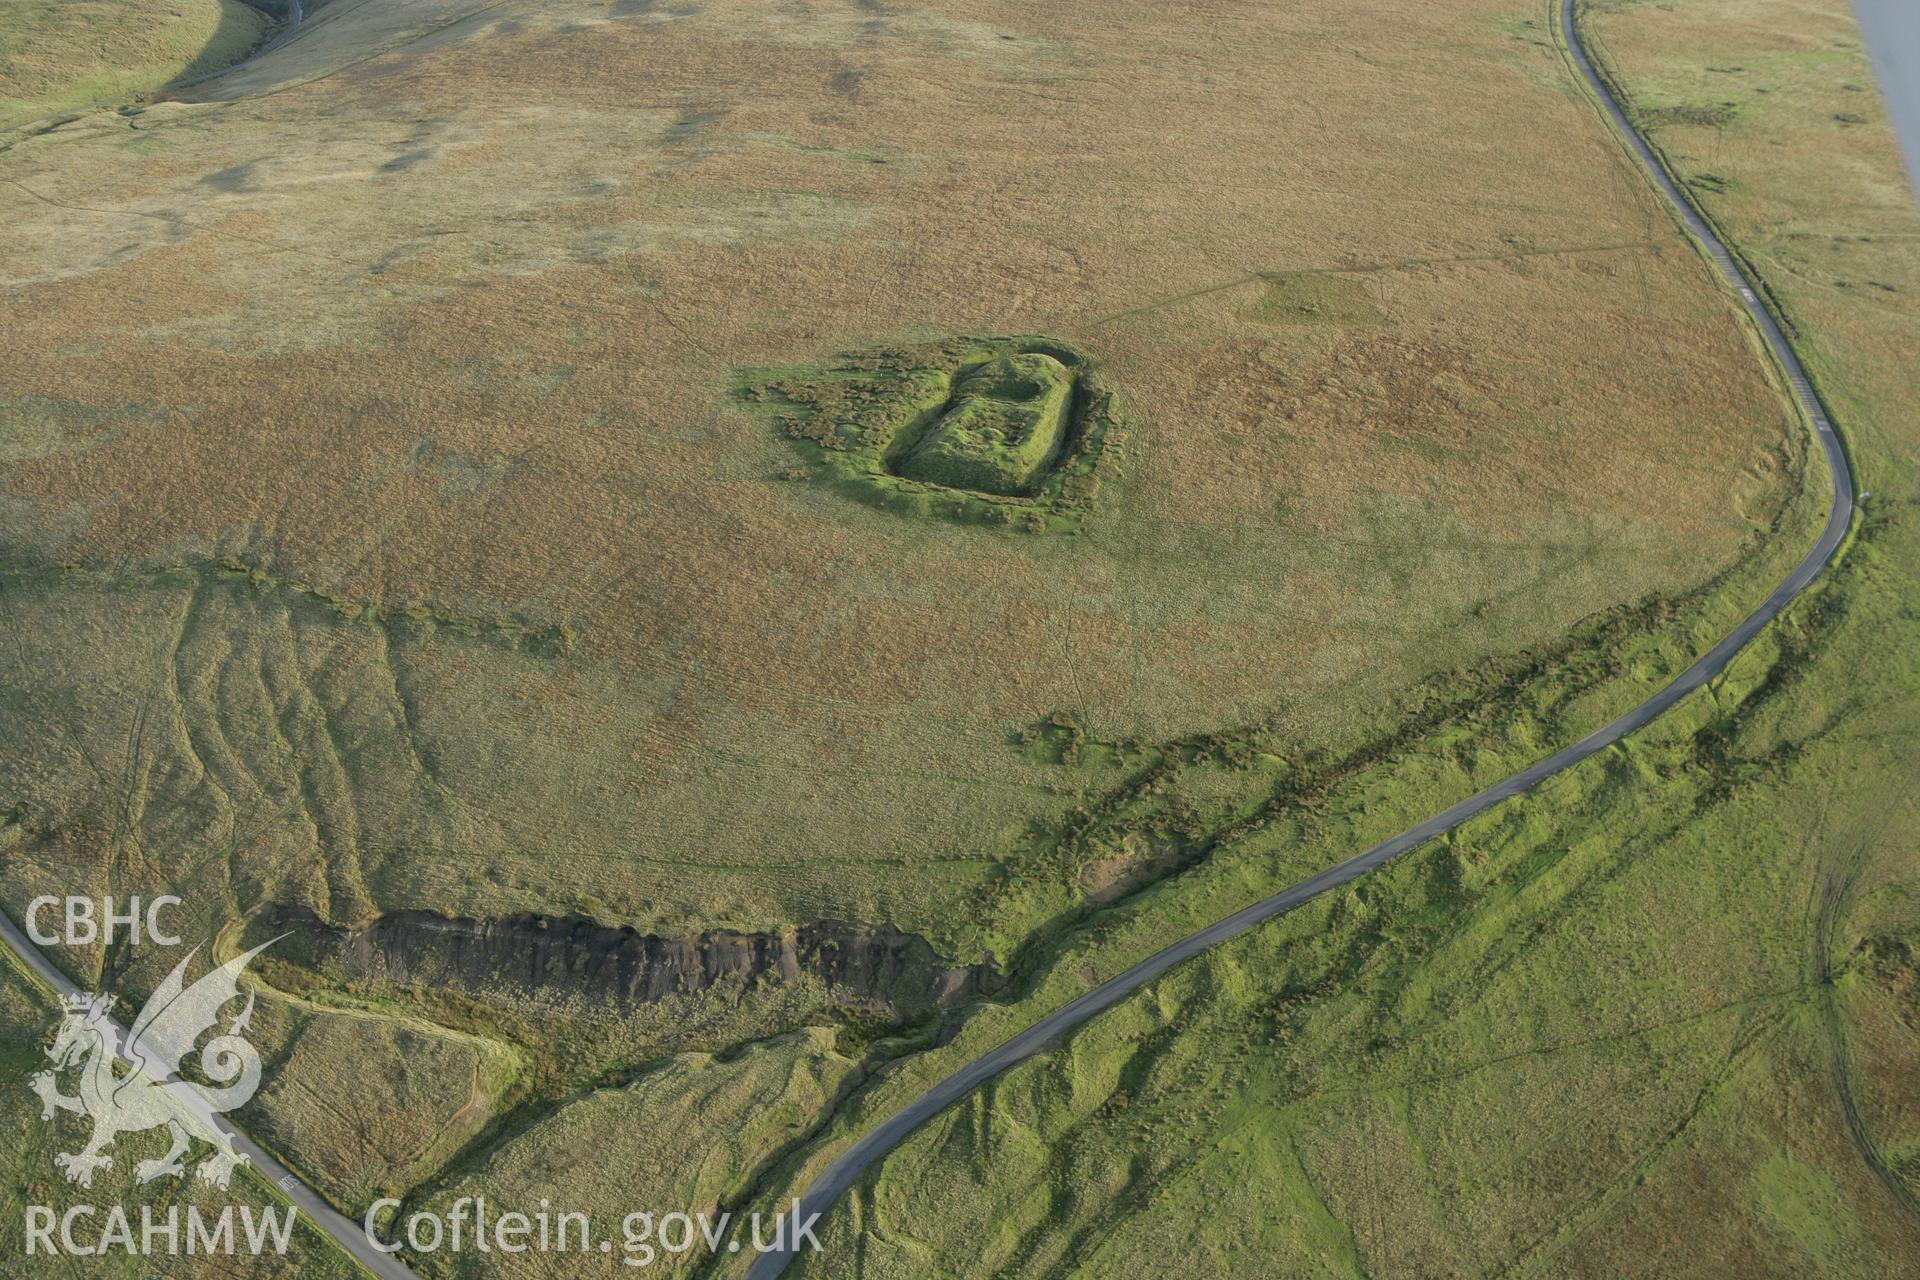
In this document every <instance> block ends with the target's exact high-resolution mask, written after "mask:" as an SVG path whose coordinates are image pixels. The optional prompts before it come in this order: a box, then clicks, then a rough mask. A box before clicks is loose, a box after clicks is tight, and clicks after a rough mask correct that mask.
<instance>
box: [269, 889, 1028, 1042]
mask: <svg viewBox="0 0 1920 1280" xmlns="http://www.w3.org/2000/svg"><path fill="white" fill-rule="evenodd" d="M248 933H249V935H253V934H256V933H257V934H260V935H262V936H263V939H264V937H270V936H273V935H274V934H279V933H291V935H292V936H291V937H289V938H288V939H287V940H286V942H284V943H282V944H281V946H280V947H278V948H276V950H277V951H279V952H280V953H281V956H280V958H282V959H284V960H287V961H290V962H292V963H295V964H300V965H302V966H303V967H307V968H311V969H316V970H320V971H322V972H326V973H329V974H330V975H332V976H335V977H338V978H343V979H347V980H350V981H367V980H381V979H384V980H388V981H393V982H404V983H419V984H422V985H426V986H452V987H457V988H460V989H462V990H466V991H470V992H474V993H487V992H495V993H498V992H502V991H511V990H519V991H526V992H535V993H548V994H564V995H572V996H579V997H583V998H587V999H610V1000H621V1001H627V1002H631V1003H635V1004H644V1003H648V1002H651V1001H655V1000H659V999H661V998H662V997H665V996H668V995H673V994H683V993H697V992H701V991H706V990H709V989H711V988H714V987H733V988H735V989H742V988H748V987H752V986H754V985H756V984H759V983H767V982H773V983H779V982H793V981H797V980H798V979H800V978H801V977H803V976H807V977H813V978H817V979H819V980H820V981H822V982H824V983H826V984H827V985H828V986H829V987H830V988H831V989H833V991H834V993H835V995H836V996H837V997H839V998H840V999H842V1000H843V1001H846V1002H848V1003H863V1004H866V1003H874V1002H878V1003H881V1004H884V1005H886V1006H887V1007H888V1008H889V1009H890V1010H891V1011H892V1012H894V1013H895V1014H896V1015H899V1016H902V1017H910V1016H913V1015H915V1014H919V1013H923V1012H925V1011H927V1010H930V1009H932V1008H934V1007H936V1006H939V1005H943V1004H947V1003H950V1002H953V1001H955V1000H958V999H961V998H963V997H965V996H968V995H971V994H972V993H974V992H975V991H978V990H979V989H980V986H981V983H982V982H983V981H984V980H986V979H987V978H989V977H990V976H991V972H992V971H991V969H990V968H989V967H988V966H984V965H974V966H968V967H963V968H954V967H950V966H947V965H946V964H944V963H943V962H942V961H941V959H940V957H939V956H938V955H937V954H936V953H935V952H934V950H933V948H932V947H931V946H929V945H928V944H927V942H926V940H925V939H924V938H921V937H919V936H918V935H915V934H907V933H901V932H899V931H898V930H896V929H889V928H885V927H874V926H868V925H843V924H835V923H827V922H822V923H818V924H811V925H807V926H805V927H803V928H800V929H795V930H792V931H790V932H786V933H736V932H731V931H726V930H711V931H707V932H704V933H695V934H687V935H684V936H678V937H668V936H661V935H658V934H645V933H640V932H638V931H636V930H634V929H630V928H624V927H617V926H610V925H604V924H600V923H599V922H597V921H594V920H589V919H585V918H583V917H579V916H540V915H514V916H502V917H497V918H492V919H484V920H475V919H469V918H466V917H457V916H456V917H447V916H438V915H434V914H432V913H430V912H425V911H400V912H394V913H391V914H389V915H384V916H381V917H380V918H378V919H377V920H375V921H374V922H373V923H372V924H369V925H367V926H365V927H364V928H358V929H341V928H336V927H334V926H332V925H328V924H325V923H323V922H322V921H320V920H319V919H318V918H317V917H316V916H314V915H313V914H312V913H311V912H309V911H306V910H305V909H303V908H297V907H272V908H269V909H268V910H266V911H264V912H262V913H261V915H260V916H259V917H257V918H256V919H255V920H254V922H253V923H252V924H251V926H250V927H249V930H248Z"/></svg>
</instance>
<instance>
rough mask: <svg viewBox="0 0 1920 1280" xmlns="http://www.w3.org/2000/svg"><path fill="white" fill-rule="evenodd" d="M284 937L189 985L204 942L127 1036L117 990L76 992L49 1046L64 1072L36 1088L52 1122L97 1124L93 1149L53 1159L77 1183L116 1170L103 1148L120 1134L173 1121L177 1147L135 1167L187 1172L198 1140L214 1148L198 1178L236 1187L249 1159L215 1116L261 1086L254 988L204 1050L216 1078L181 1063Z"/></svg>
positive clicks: (144, 1177) (148, 1175)
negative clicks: (191, 1073) (192, 1073)
mask: <svg viewBox="0 0 1920 1280" xmlns="http://www.w3.org/2000/svg"><path fill="white" fill-rule="evenodd" d="M278 941H279V939H278V938H275V939H273V940H271V941H269V942H263V943H261V944H260V945H259V946H257V947H255V948H254V949H253V950H251V951H248V952H246V953H245V954H243V955H239V956H235V957H234V958H233V959H231V960H229V961H227V962H226V963H225V964H223V965H221V966H219V967H218V968H216V969H214V970H213V971H212V972H210V973H208V974H207V975H206V976H204V977H202V978H201V979H199V980H198V981H197V982H195V983H194V984H193V985H192V986H187V985H186V982H185V975H186V971H187V964H188V962H189V961H191V960H192V959H193V957H194V956H195V955H197V954H198V953H199V951H200V948H199V947H195V948H194V949H193V950H192V951H189V952H188V953H187V956H186V959H184V960H182V961H181V962H180V963H179V964H178V965H175V966H174V969H173V972H172V973H170V974H168V975H167V977H166V980H165V981H164V982H162V983H161V984H160V987H159V989H158V990H156V991H155V992H154V993H153V998H152V999H151V1000H148V1001H147V1003H146V1007H145V1008H143V1009H141V1010H140V1016H139V1017H137V1018H135V1019H134V1022H133V1029H132V1030H131V1031H129V1032H126V1033H125V1037H126V1038H125V1040H124V1042H123V1041H122V1030H121V1027H120V1024H119V1023H118V1022H116V1021H115V1020H114V1017H113V1013H112V1010H113V996H112V995H110V994H105V993H102V994H91V993H80V994H75V995H70V996H68V997H67V998H66V1009H65V1017H64V1018H62V1020H61V1022H60V1029H59V1031H58V1032H57V1033H56V1034H55V1036H54V1039H53V1046H52V1047H51V1048H50V1049H48V1050H47V1056H48V1057H49V1058H51V1059H52V1060H53V1063H54V1068H53V1070H51V1071H42V1072H40V1073H39V1074H38V1075H36V1076H34V1077H33V1080H32V1082H31V1084H32V1087H33V1091H34V1092H35V1093H37V1094H39V1095H40V1102H41V1111H40V1118H41V1119H42V1120H51V1119H53V1115H54V1112H55V1111H71V1112H74V1113H76V1114H78V1115H84V1116H87V1117H90V1118H91V1119H92V1120H93V1136H92V1137H91V1138H89V1139H88V1140H87V1145H86V1146H85V1147H83V1148H82V1149H81V1150H79V1151H78V1152H74V1153H71V1154H67V1153H63V1154H60V1155H56V1156H54V1158H53V1161H54V1164H56V1165H57V1166H59V1167H60V1168H61V1169H62V1170H64V1171H65V1172H66V1175H67V1181H69V1182H74V1183H78V1184H79V1185H80V1186H83V1187H90V1186H92V1185H93V1175H94V1174H95V1173H96V1172H97V1171H99V1170H102V1169H111V1168H112V1167H113V1157H112V1156H108V1155H103V1154H102V1153H103V1152H104V1151H105V1150H106V1149H107V1147H108V1146H110V1145H112V1143H113V1140H114V1139H115V1138H117V1137H119V1136H120V1135H121V1134H123V1133H140V1132H144V1131H145V1130H148V1129H157V1128H161V1127H163V1126H164V1127H165V1128H166V1130H167V1133H168V1136H169V1137H170V1138H171V1139H172V1143H173V1145H172V1146H171V1147H170V1148H169V1149H168V1150H167V1153H166V1155H164V1156H162V1157H161V1158H160V1159H158V1160H142V1161H140V1163H138V1164H137V1165H135V1166H134V1176H135V1177H136V1178H138V1179H139V1180H140V1181H141V1182H152V1181H154V1180H155V1179H156V1178H166V1177H174V1178H178V1177H180V1176H181V1175H183V1174H185V1173H186V1171H187V1170H186V1165H185V1164H184V1163H182V1159H181V1158H182V1157H183V1156H185V1155H186V1154H187V1153H188V1151H189V1150H190V1149H191V1148H192V1146H193V1144H194V1142H195V1140H198V1141H200V1142H203V1143H206V1144H207V1145H209V1146H211V1147H212V1148H213V1151H212V1154H210V1155H209V1156H207V1158H206V1159H204V1160H202V1161H200V1163H199V1164H198V1165H197V1166H195V1169H194V1172H195V1174H196V1175H197V1176H198V1177H199V1178H200V1179H201V1180H203V1181H205V1182H209V1183H211V1184H213V1185H214V1186H216V1187H220V1188H223V1189H224V1188H225V1187H226V1185H227V1182H228V1180H229V1179H231V1178H232V1177H233V1171H234V1169H236V1168H237V1167H239V1166H240V1165H242V1164H245V1163H246V1162H247V1157H246V1156H245V1155H244V1154H242V1153H241V1152H238V1151H235V1150H234V1148H233V1140H232V1139H231V1138H229V1137H228V1136H227V1135H226V1134H224V1133H222V1132H221V1130H220V1127H219V1126H218V1125H217V1124H215V1123H214V1119H213V1118H214V1116H215V1115H216V1114H218V1113H220V1112H223V1111H232V1110H233V1109H234V1108H236V1107H239V1106H242V1105H243V1104H245V1103H246V1101H247V1100H248V1099H249V1098H251V1097H253V1094H254V1091H255V1090H256V1089H258V1088H259V1087H260V1052H259V1050H257V1049H255V1048H254V1047H253V1045H251V1044H250V1043H248V1042H247V1041H246V1039H244V1038H243V1036H242V1034H241V1033H242V1032H244V1031H245V1030H246V1029H247V1024H248V1022H249V1020H251V1018H252V1017H253V993H252V992H248V993H247V1004H246V1008H244V1009H242V1010H241V1011H240V1013H239V1015H238V1016H237V1017H235V1018H234V1019H233V1020H232V1021H231V1022H229V1023H228V1024H227V1029H226V1033H225V1034H224V1035H218V1036H215V1037H214V1038H213V1039H211V1040H209V1041H207V1043H206V1045H205V1046H204V1047H203V1048H202V1049H201V1050H200V1070H201V1072H202V1073H203V1074H205V1076H206V1077H207V1079H209V1080H211V1081H213V1084H211V1085H205V1084H201V1083H199V1082H198V1081H195V1080H188V1079H183V1078H182V1077H181V1076H180V1074H179V1071H180V1062H181V1059H183V1058H185V1057H186V1056H187V1054H188V1053H190V1052H191V1051H192V1050H193V1046H194V1043H195V1042H196V1041H198V1040H199V1039H200V1037H201V1036H202V1035H203V1034H205V1033H206V1032H207V1031H208V1030H209V1029H210V1028H212V1027H213V1026H214V1025H215V1024H216V1023H217V1022H219V1020H220V1010H221V1009H222V1008H223V1007H224V1006H225V1005H226V1004H227V1002H228V1001H230V1000H234V999H237V998H238V997H239V995H240V984H239V978H240V973H241V971H242V970H244V969H245V968H246V967H247V962H248V961H249V960H251V959H253V958H254V957H255V956H257V955H259V954H260V953H261V952H262V951H264V950H266V949H267V948H268V947H270V946H272V945H273V943H274V942H278ZM72 1068H78V1070H79V1073H80V1078H79V1092H78V1094H77V1095H75V1096H72V1097H69V1096H68V1095H66V1094H63V1093H61V1092H60V1084H59V1073H60V1072H62V1071H66V1070H69V1069H72Z"/></svg>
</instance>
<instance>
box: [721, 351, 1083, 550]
mask: <svg viewBox="0 0 1920 1280" xmlns="http://www.w3.org/2000/svg"><path fill="white" fill-rule="evenodd" d="M741 394H742V395H744V396H745V397H746V398H747V399H748V400H749V401H752V402H754V403H757V404H761V405H766V406H769V407H771V408H772V409H773V410H774V411H775V414H776V418H777V421H778V422H779V424H780V426H781V428H782V429H783V430H784V431H785V432H786V434H787V435H788V436H789V437H791V438H792V439H793V440H794V441H795V442H796V444H797V446H798V447H799V448H800V449H801V450H802V452H803V453H804V454H805V456H806V458H807V460H808V461H809V462H810V463H811V464H812V465H811V466H810V467H805V468H800V469H798V470H797V471H796V473H795V474H796V476H797V477H805V478H809V479H813V480H816V481H819V482H822V483H825V484H828V485H830V486H832V487H834V488H836V489H838V490H840V491H841V492H844V493H846V494H848V495H849V496H851V497H855V498H858V499H860V500H862V501H865V502H868V503H870V504H872V505H876V506H880V507H883V508H886V509H888V510H892V511H897V512H900V513H901V514H905V515H927V516H941V517H945V518H949V519H959V520H965V521H968V522H973V523H983V524H998V525H1007V526H1011V527H1015V528H1019V529H1024V530H1028V531H1030V532H1046V531H1049V530H1051V531H1072V530H1074V529H1076V528H1078V526H1079V522H1080V519H1081V517H1082V516H1084V514H1085V513H1086V512H1087V511H1088V510H1090V509H1091V507H1092V504H1093V499H1094V495H1095V493H1096V492H1097V490H1098V487H1099V464H1100V459H1101V456H1102V455H1103V454H1104V453H1105V452H1106V451H1107V450H1108V449H1109V448H1110V447H1111V446H1112V444H1113V438H1114V435H1115V430H1114V428H1115V426H1116V421H1117V417H1116V415H1117V403H1116V398H1115V395H1114V393H1113V391H1112V390H1111V389H1110V388H1108V387H1106V386H1104V385H1102V383H1101V381H1100V378H1099V376H1098V374H1097V372H1096V371H1095V370H1094V368H1093V365H1092V362H1091V361H1090V360H1088V358H1087V357H1086V356H1085V355H1084V354H1082V353H1081V352H1079V351H1077V350H1075V349H1074V348H1073V347H1071V346H1069V345H1067V344H1066V343H1063V342H1057V341H1054V340H1052V339H1049V338H1038V337H1014V338H957V339H953V340H951V341H948V342H944V343H936V344H931V345H928V346H919V347H903V348H888V349H883V350H877V351H868V352H861V353H855V354H851V355H847V356H844V357H842V358H841V359H840V360H838V361H837V362H835V363H834V364H832V365H829V366H826V367H823V368H813V367H809V368H796V369H783V370H771V371H760V372H759V373H758V374H756V375H750V376H748V377H747V378H745V379H744V380H743V382H742V385H741Z"/></svg>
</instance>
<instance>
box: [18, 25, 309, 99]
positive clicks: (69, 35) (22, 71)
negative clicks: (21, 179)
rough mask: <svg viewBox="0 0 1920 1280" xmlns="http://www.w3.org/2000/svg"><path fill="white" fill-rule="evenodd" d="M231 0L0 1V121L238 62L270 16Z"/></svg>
mask: <svg viewBox="0 0 1920 1280" xmlns="http://www.w3.org/2000/svg"><path fill="white" fill-rule="evenodd" d="M265 7H266V6H264V5H263V6H251V5H247V4H243V3H241V0H166V2H162V0H4V3H0V127H5V126H7V125H14V124H24V123H26V122H28V121H32V120H38V119H40V118H42V117H45V116H51V115H57V114H58V113H60V112H62V111H72V110H76V109H79V108H82V107H87V106H91V105H94V104H97V103H111V102H113V101H115V100H117V99H120V98H124V97H126V96H128V95H130V94H136V93H141V92H144V91H146V90H150V89H157V88H159V87H160V86H161V85H163V84H167V83H168V82H170V81H173V80H179V79H183V78H187V77H191V76H196V75H200V74H204V73H206V72H211V71H217V70H219V69H220V68H221V67H224V66H227V65H228V64H230V63H233V62H236V61H238V60H239V59H240V58H241V57H243V56H244V55H245V54H246V53H247V51H248V50H249V49H251V48H253V47H254V45H256V44H258V43H259V42H260V39H261V37H262V36H263V35H264V34H265V32H266V31H267V28H268V27H269V26H270V25H271V20H270V19H269V18H268V17H267V16H266V14H265V13H264V12H263V11H262V10H263V9H264V8H265Z"/></svg>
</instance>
